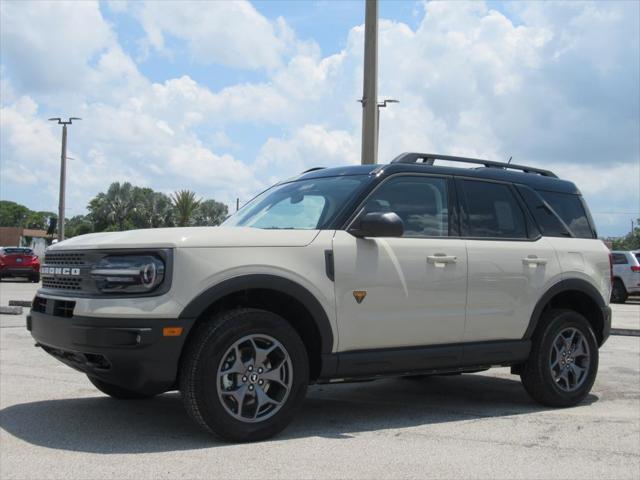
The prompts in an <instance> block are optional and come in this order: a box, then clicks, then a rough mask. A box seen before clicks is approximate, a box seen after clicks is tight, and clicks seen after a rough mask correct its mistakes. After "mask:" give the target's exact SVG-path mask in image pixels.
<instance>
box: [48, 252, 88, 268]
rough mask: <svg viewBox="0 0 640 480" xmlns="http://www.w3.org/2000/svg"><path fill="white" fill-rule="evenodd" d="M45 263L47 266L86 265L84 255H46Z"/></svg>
mask: <svg viewBox="0 0 640 480" xmlns="http://www.w3.org/2000/svg"><path fill="white" fill-rule="evenodd" d="M44 263H45V264H47V265H65V266H78V265H84V263H85V254H84V253H62V252H60V253H53V252H52V253H45V254H44Z"/></svg>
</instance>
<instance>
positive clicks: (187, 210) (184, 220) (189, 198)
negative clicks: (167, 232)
mask: <svg viewBox="0 0 640 480" xmlns="http://www.w3.org/2000/svg"><path fill="white" fill-rule="evenodd" d="M171 202H172V203H173V207H174V209H175V213H176V223H177V224H178V226H179V227H186V226H187V225H190V224H191V220H192V217H193V214H194V212H195V211H196V209H197V208H198V205H199V204H200V200H197V199H196V194H195V192H192V191H191V190H180V191H177V192H174V194H173V195H171Z"/></svg>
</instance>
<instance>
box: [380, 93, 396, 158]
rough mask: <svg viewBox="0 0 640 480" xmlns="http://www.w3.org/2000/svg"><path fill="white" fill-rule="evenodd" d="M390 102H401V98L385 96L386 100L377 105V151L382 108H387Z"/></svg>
mask: <svg viewBox="0 0 640 480" xmlns="http://www.w3.org/2000/svg"><path fill="white" fill-rule="evenodd" d="M389 103H400V100H396V99H394V98H385V99H384V101H382V102H381V103H378V105H377V107H378V108H377V118H376V152H377V151H378V138H379V137H380V109H381V108H386V107H387V105H388V104H389Z"/></svg>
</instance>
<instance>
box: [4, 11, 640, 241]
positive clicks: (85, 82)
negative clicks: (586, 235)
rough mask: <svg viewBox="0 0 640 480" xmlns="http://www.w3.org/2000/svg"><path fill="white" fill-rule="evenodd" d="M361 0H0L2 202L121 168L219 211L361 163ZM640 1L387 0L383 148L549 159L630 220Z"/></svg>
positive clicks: (103, 185) (82, 195)
mask: <svg viewBox="0 0 640 480" xmlns="http://www.w3.org/2000/svg"><path fill="white" fill-rule="evenodd" d="M363 23H364V3H363V2H362V1H326V0H321V1H259V2H253V3H251V2H246V1H235V2H225V1H198V2H187V1H184V2H172V1H153V2H143V1H135V2H133V1H131V2H127V1H106V2H93V1H82V2H80V1H72V2H62V1H56V2H47V1H8V0H1V1H0V198H1V199H3V200H12V201H16V202H19V203H22V204H24V205H26V206H28V207H29V208H31V209H34V210H49V211H57V202H58V183H59V171H60V135H61V133H60V126H58V125H56V124H54V123H53V122H48V121H47V119H48V118H49V117H59V116H63V117H68V116H75V117H81V118H82V121H79V122H76V123H74V124H73V125H72V126H71V127H70V129H69V151H68V156H69V157H71V158H72V159H71V160H69V161H68V173H67V182H68V183H67V210H66V215H67V217H71V216H74V215H78V214H84V213H86V205H87V203H88V201H89V200H90V199H91V198H93V197H94V196H95V195H96V194H97V193H99V192H101V191H105V190H106V189H107V187H108V186H109V184H110V183H111V182H114V181H129V182H131V183H133V184H135V185H140V186H148V187H151V188H153V189H155V190H158V191H163V192H166V193H169V192H173V191H175V190H180V189H191V190H194V191H195V192H197V194H198V195H199V196H200V197H203V198H215V199H216V200H219V201H223V202H225V203H227V204H228V205H230V206H232V205H234V204H235V199H236V198H240V201H241V202H245V201H247V200H249V199H250V198H252V197H253V196H254V195H255V194H256V193H258V192H260V191H261V190H263V189H264V188H266V187H267V186H269V185H270V184H272V183H274V182H276V181H279V180H282V179H284V178H288V177H291V176H293V175H296V174H298V173H300V172H301V171H303V170H305V169H307V168H310V167H314V166H338V165H346V164H357V163H359V161H360V135H361V122H362V107H361V105H360V103H358V102H357V100H358V99H359V98H360V97H361V96H362V62H363V36H364V25H363ZM639 29H640V2H637V1H619V2H618V1H612V0H609V1H607V2H602V1H598V2H579V1H571V2H524V1H521V2H494V1H490V2H482V1H475V2H471V3H466V2H462V1H443V2H422V1H381V2H380V21H379V30H380V32H379V91H378V93H379V99H380V100H382V99H384V98H394V99H398V100H400V103H398V104H393V105H390V106H389V107H388V108H386V109H384V110H382V111H381V125H380V146H379V162H380V163H386V162H388V161H390V160H391V159H392V158H393V157H395V156H396V155H398V154H399V153H401V152H404V151H421V152H431V153H439V154H448V155H464V156H472V157H479V158H487V159H492V160H499V161H506V160H507V159H509V158H510V157H513V162H514V163H519V164H528V165H532V166H536V167H541V168H547V169H551V170H553V171H554V172H556V173H557V174H558V175H559V176H560V177H562V178H566V179H568V180H572V181H574V182H575V183H576V184H577V185H578V187H579V188H580V189H581V191H582V192H583V194H584V196H585V197H586V200H587V202H588V204H589V206H590V208H591V210H592V213H593V216H594V218H595V221H596V224H597V227H598V231H599V234H600V235H602V236H618V235H623V234H625V233H626V232H628V231H629V230H630V228H631V224H630V222H631V220H633V219H636V218H637V217H639V216H640V32H639Z"/></svg>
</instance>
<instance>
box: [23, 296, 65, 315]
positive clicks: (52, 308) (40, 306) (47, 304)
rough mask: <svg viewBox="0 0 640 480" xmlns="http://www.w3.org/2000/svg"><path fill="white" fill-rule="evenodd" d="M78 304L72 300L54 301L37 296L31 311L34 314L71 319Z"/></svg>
mask: <svg viewBox="0 0 640 480" xmlns="http://www.w3.org/2000/svg"><path fill="white" fill-rule="evenodd" d="M75 307H76V302H73V301H70V300H54V299H50V298H44V297H39V296H36V298H34V299H33V304H32V306H31V309H32V310H33V311H34V312H39V313H46V314H49V315H53V316H55V317H62V318H71V317H73V309H74V308H75Z"/></svg>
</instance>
